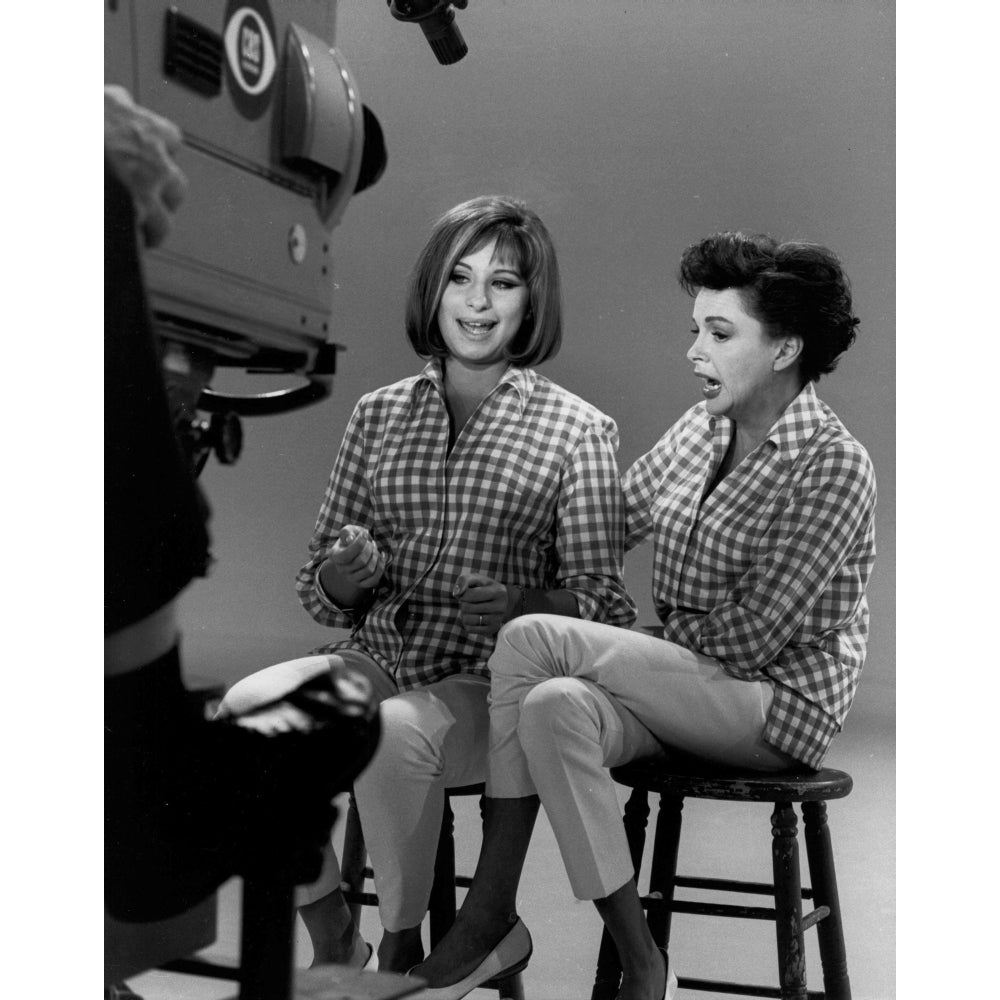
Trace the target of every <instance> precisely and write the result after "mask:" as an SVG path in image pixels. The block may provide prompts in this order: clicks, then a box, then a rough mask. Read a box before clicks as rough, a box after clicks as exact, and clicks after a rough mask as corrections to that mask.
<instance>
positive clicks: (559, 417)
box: [296, 361, 635, 690]
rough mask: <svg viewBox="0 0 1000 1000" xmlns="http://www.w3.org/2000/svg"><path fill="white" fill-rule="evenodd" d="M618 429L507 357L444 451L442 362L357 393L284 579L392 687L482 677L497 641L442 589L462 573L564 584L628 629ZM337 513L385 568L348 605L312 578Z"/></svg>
mask: <svg viewBox="0 0 1000 1000" xmlns="http://www.w3.org/2000/svg"><path fill="white" fill-rule="evenodd" d="M617 447H618V430H617V427H616V426H615V424H614V422H613V421H612V420H611V419H610V418H608V417H606V416H605V415H604V414H603V413H601V412H600V411H598V410H596V409H595V408H594V407H593V406H591V405H590V404H589V403H586V402H584V401H583V400H582V399H579V398H578V397H576V396H574V395H572V394H571V393H569V392H567V391H566V390H565V389H562V388H561V387H560V386H558V385H556V384H555V383H553V382H551V381H549V379H547V378H545V376H543V375H538V374H537V373H536V372H534V371H532V370H531V369H526V368H513V367H511V368H508V370H507V372H506V373H505V374H504V376H503V377H502V378H501V379H500V382H499V383H498V385H497V386H496V388H494V389H493V391H492V392H491V393H490V394H489V395H488V396H487V397H486V399H484V400H483V402H482V403H481V404H480V406H479V408H478V409H477V411H476V412H475V413H474V414H473V416H472V417H471V418H470V419H469V422H468V423H467V424H466V426H465V428H464V429H463V430H462V432H461V433H460V434H459V436H458V438H457V440H456V441H455V444H454V446H453V448H452V450H451V452H450V454H449V452H448V413H447V410H446V409H445V403H444V396H443V384H442V370H441V366H440V363H439V362H436V361H432V362H431V363H429V364H428V365H427V366H426V367H425V368H424V370H423V372H422V373H421V374H420V375H417V376H414V377H411V378H407V379H403V380H402V381H401V382H397V383H395V384H394V385H390V386H386V387H384V388H382V389H378V390H376V391H375V392H372V393H369V394H368V395H366V396H363V397H362V398H361V400H360V401H359V402H358V404H357V406H356V407H355V410H354V413H353V415H352V417H351V420H350V423H349V425H348V427H347V430H346V432H345V434H344V440H343V443H342V444H341V447H340V452H339V454H338V456H337V459H336V463H335V465H334V468H333V471H332V473H331V474H330V480H329V484H328V486H327V491H326V496H325V499H324V501H323V505H322V507H321V509H320V512H319V517H318V519H317V521H316V528H315V531H314V534H313V538H312V541H311V542H310V544H309V553H310V558H309V561H308V562H307V563H306V564H305V566H303V567H302V569H301V570H300V571H299V574H298V577H297V579H296V590H297V591H298V595H299V599H300V600H301V601H302V603H303V605H304V606H305V608H306V610H307V611H308V612H309V613H310V614H311V615H312V616H313V618H315V619H316V620H317V621H318V622H320V624H323V625H330V626H334V627H341V628H346V627H351V626H353V631H352V634H351V637H350V639H348V640H343V641H341V642H335V643H331V644H329V645H326V646H322V647H320V649H319V650H316V652H330V651H333V650H335V649H339V648H343V647H344V646H353V647H355V648H359V649H361V650H363V651H364V652H366V653H368V654H369V655H370V656H372V657H373V658H374V659H375V660H376V662H378V663H379V664H380V665H381V666H382V667H383V669H385V670H387V671H388V672H389V673H390V674H391V675H392V676H393V677H394V678H395V680H396V683H397V685H398V687H399V688H400V690H406V689H408V688H413V687H419V686H421V685H424V684H428V683H431V682H432V681H435V680H440V679H441V678H443V677H446V676H448V675H449V674H454V673H459V672H464V673H473V674H481V675H484V676H488V674H489V671H488V669H487V666H486V661H487V659H488V657H489V655H490V653H491V652H492V649H493V644H494V639H493V638H492V637H488V638H484V637H481V636H473V635H469V634H468V633H466V632H465V630H464V629H463V627H462V625H461V622H460V621H459V617H458V605H457V604H456V602H455V599H454V598H453V597H452V595H451V589H452V587H453V586H454V584H455V580H456V578H457V577H458V576H459V574H460V573H462V572H469V571H471V572H480V573H484V574H486V575H487V576H489V577H491V578H493V579H495V580H498V581H499V582H501V583H505V584H516V585H518V586H520V587H541V588H545V589H554V588H564V589H566V590H569V591H572V593H573V594H574V595H575V596H576V599H577V603H578V605H579V608H580V614H581V617H584V618H590V619H593V620H595V621H602V622H608V623H609V624H613V625H623V626H628V625H630V624H631V623H632V622H633V621H634V620H635V605H634V604H633V602H632V600H631V598H630V597H629V596H628V594H627V593H626V591H625V587H624V584H623V581H622V563H623V542H624V512H623V504H622V492H621V480H620V478H619V474H618V467H617V465H616V462H615V452H616V450H617ZM344 524H361V525H364V526H365V527H367V528H368V530H369V531H370V532H371V534H372V536H373V538H374V539H375V543H376V545H377V546H378V547H379V550H380V551H381V552H382V554H383V556H385V557H386V558H387V559H388V566H387V569H386V573H385V576H384V577H383V579H382V581H381V583H380V584H379V586H378V588H377V589H376V593H375V598H374V601H373V603H372V604H371V606H370V607H369V608H368V609H367V610H366V611H365V612H364V613H362V614H358V615H356V616H355V615H349V614H345V613H344V612H343V611H342V610H341V609H339V608H338V607H337V606H336V605H335V604H334V603H332V602H331V601H330V600H329V598H328V597H327V595H326V594H325V592H323V590H322V589H321V588H320V587H319V586H318V579H317V577H318V572H319V567H320V566H321V565H322V563H323V562H324V560H325V559H326V556H327V553H328V551H329V548H330V546H331V545H332V544H333V542H334V540H335V538H336V534H337V532H338V531H339V529H340V527H341V526H342V525H344Z"/></svg>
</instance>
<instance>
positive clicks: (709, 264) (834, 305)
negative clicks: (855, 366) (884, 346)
mask: <svg viewBox="0 0 1000 1000" xmlns="http://www.w3.org/2000/svg"><path fill="white" fill-rule="evenodd" d="M678 280H679V281H680V283H681V286H682V287H683V288H684V290H685V291H686V292H687V293H688V294H689V295H696V294H697V293H698V290H699V289H701V288H710V289H712V290H713V291H723V290H725V289H727V288H736V289H739V290H740V292H741V293H742V297H743V299H744V305H745V306H746V308H747V309H748V310H749V311H750V312H751V313H752V314H753V315H754V316H756V318H757V319H759V320H760V321H761V322H762V323H764V324H765V326H766V327H767V329H768V332H769V333H770V334H771V335H772V336H775V337H781V336H788V335H795V336H798V337H801V338H802V354H801V358H800V361H799V370H800V372H801V374H802V378H803V380H804V382H809V381H812V382H818V381H819V378H820V376H821V375H825V374H827V373H829V372H832V371H833V370H834V368H836V367H837V362H838V361H839V360H840V357H841V355H842V354H843V353H844V352H845V351H846V350H847V349H848V348H849V347H850V346H851V344H853V343H854V338H855V336H856V334H855V327H856V326H857V325H858V323H859V322H860V320H859V319H858V318H857V317H856V316H855V315H854V311H853V306H852V302H851V285H850V282H849V281H848V279H847V275H846V274H844V272H843V269H842V268H841V265H840V261H839V260H838V258H837V256H836V254H834V253H833V251H832V250H828V249H827V248H826V247H824V246H820V245H819V244H818V243H803V242H801V241H790V242H787V243H779V242H778V241H777V240H775V239H773V238H772V237H770V236H766V235H761V234H758V235H752V236H751V235H747V234H745V233H739V232H734V233H717V234H716V235H714V236H709V237H707V238H706V239H703V240H701V241H700V242H699V243H694V244H692V245H691V246H689V247H688V248H687V249H686V250H685V251H684V253H683V255H682V256H681V266H680V272H679V274H678Z"/></svg>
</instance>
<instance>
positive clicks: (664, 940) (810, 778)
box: [591, 751, 853, 1000]
mask: <svg viewBox="0 0 1000 1000" xmlns="http://www.w3.org/2000/svg"><path fill="white" fill-rule="evenodd" d="M669 753H670V756H669V757H668V758H651V759H647V760H640V761H633V762H631V763H629V764H625V765H623V766H621V767H614V768H612V769H611V775H612V777H613V778H614V779H615V781H617V782H619V783H620V784H623V785H626V786H628V787H630V788H632V789H633V791H632V794H631V795H630V797H629V800H628V803H627V804H626V806H625V817H624V822H625V831H626V836H627V838H628V843H629V850H630V852H631V855H632V864H633V866H634V868H635V877H636V880H637V881H638V878H639V868H640V866H641V864H642V854H643V847H644V844H645V839H646V823H647V820H648V817H649V800H648V793H649V792H656V793H657V794H658V795H659V796H660V803H659V812H658V816H657V820H656V834H655V840H654V845H653V857H652V867H651V870H650V877H649V895H648V896H646V897H644V898H643V906H645V907H646V920H647V922H648V924H649V928H650V931H651V933H652V935H653V939H654V940H655V941H656V943H657V945H658V946H660V947H663V948H665V949H666V948H668V947H669V943H670V919H671V916H672V914H674V913H699V914H706V915H711V916H719V917H741V918H744V919H750V920H774V921H775V929H776V936H777V946H778V971H779V976H780V984H781V985H780V988H779V989H775V988H773V987H767V986H749V985H745V984H742V983H725V982H712V981H709V980H704V979H688V978H680V979H679V980H678V985H679V986H680V987H681V988H682V989H688V990H711V991H715V992H719V993H736V994H740V995H743V996H759V997H780V998H782V1000H792V998H794V1000H805V998H826V1000H851V985H850V980H849V979H848V975H847V956H846V953H845V950H844V933H843V925H842V923H841V916H840V900H839V898H838V895H837V876H836V873H835V871H834V866H833V851H832V847H831V839H830V830H829V827H828V826H827V822H826V805H825V802H826V800H827V799H840V798H843V797H844V796H845V795H848V794H849V793H850V791H851V788H852V786H853V781H852V780H851V776H850V775H849V774H845V773H844V772H843V771H835V770H832V769H830V768H824V769H823V770H821V771H810V770H806V769H804V768H803V769H802V770H792V771H780V772H770V773H767V772H760V771H749V770H738V769H734V768H724V767H719V766H715V765H712V764H708V763H706V762H704V761H699V760H697V759H695V758H691V757H688V756H686V755H681V754H675V753H674V751H669ZM685 798H699V799H725V800H729V801H737V802H771V803H773V804H774V811H773V812H772V814H771V834H772V842H771V852H772V862H773V870H774V884H773V885H768V884H764V883H752V882H739V881H730V880H727V879H713V878H686V877H682V876H678V875H677V851H678V846H679V843H680V835H681V810H682V809H683V808H684V799H685ZM795 802H799V803H801V804H802V816H803V820H804V825H805V842H806V854H807V857H808V860H809V873H810V878H811V880H812V888H811V889H810V888H803V887H802V884H801V880H800V874H799V848H798V839H797V835H796V825H797V818H796V814H795V809H794V808H793V803H795ZM676 887H683V888H697V889H708V890H717V891H721V892H742V893H751V894H758V895H766V896H773V898H774V908H773V909H771V908H764V907H744V906H729V905H723V904H710V903H699V902H691V901H684V900H678V899H675V898H674V889H675V888H676ZM804 899H812V900H813V902H814V906H815V909H814V910H813V911H812V912H811V913H809V914H807V915H806V916H803V915H802V901H803V900H804ZM813 926H815V927H816V933H817V936H818V940H819V951H820V959H821V962H822V966H823V985H824V990H823V991H822V992H816V991H812V990H807V989H806V968H805V948H804V942H803V932H804V931H805V930H807V929H808V928H810V927H813ZM620 976H621V966H620V965H619V963H618V954H617V952H616V950H615V946H614V943H613V942H612V940H611V937H610V935H609V934H608V933H607V931H605V933H604V936H603V938H602V940H601V950H600V955H599V957H598V962H597V975H596V977H595V982H594V989H593V992H592V994H591V1000H612V998H614V997H615V996H616V994H617V992H618V985H619V981H620Z"/></svg>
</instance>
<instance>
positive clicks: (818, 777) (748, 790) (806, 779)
mask: <svg viewBox="0 0 1000 1000" xmlns="http://www.w3.org/2000/svg"><path fill="white" fill-rule="evenodd" d="M611 776H612V777H613V778H614V779H615V781H617V782H618V783H619V784H621V785H626V786H628V787H629V788H637V787H639V788H645V789H646V790H647V791H650V792H658V793H659V794H661V795H678V796H683V797H688V796H690V797H692V798H699V799H728V800H730V801H738V802H820V801H826V800H829V799H842V798H844V796H846V795H849V794H850V792H851V789H852V788H853V787H854V781H853V779H852V778H851V776H850V775H849V774H847V773H846V772H845V771H837V770H835V769H834V768H831V767H825V768H823V769H822V770H820V771H813V770H810V769H808V768H801V769H798V768H796V769H794V770H788V771H751V770H749V769H748V768H732V767H724V766H722V765H719V764H712V763H709V762H707V761H703V760H699V759H698V758H696V757H690V756H688V755H686V754H675V753H674V752H673V751H671V752H668V754H667V755H666V756H665V757H646V758H643V759H641V760H635V761H631V762H629V763H628V764H622V765H621V766H620V767H613V768H611Z"/></svg>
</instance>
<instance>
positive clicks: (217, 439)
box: [208, 410, 243, 465]
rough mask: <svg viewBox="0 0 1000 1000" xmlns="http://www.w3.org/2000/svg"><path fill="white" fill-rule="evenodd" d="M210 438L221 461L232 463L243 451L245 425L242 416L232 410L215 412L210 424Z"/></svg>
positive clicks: (216, 455) (222, 462)
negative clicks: (241, 421)
mask: <svg viewBox="0 0 1000 1000" xmlns="http://www.w3.org/2000/svg"><path fill="white" fill-rule="evenodd" d="M208 439H209V441H210V442H211V445H212V450H213V451H214V452H215V457H216V458H217V459H218V460H219V462H220V463H221V464H222V465H232V464H233V463H234V462H235V461H236V459H238V458H239V457H240V454H241V452H242V451H243V425H242V424H241V423H240V418H239V417H238V416H237V415H236V414H235V413H233V412H232V410H229V411H228V412H226V413H213V414H212V419H211V421H210V422H209V425H208Z"/></svg>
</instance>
